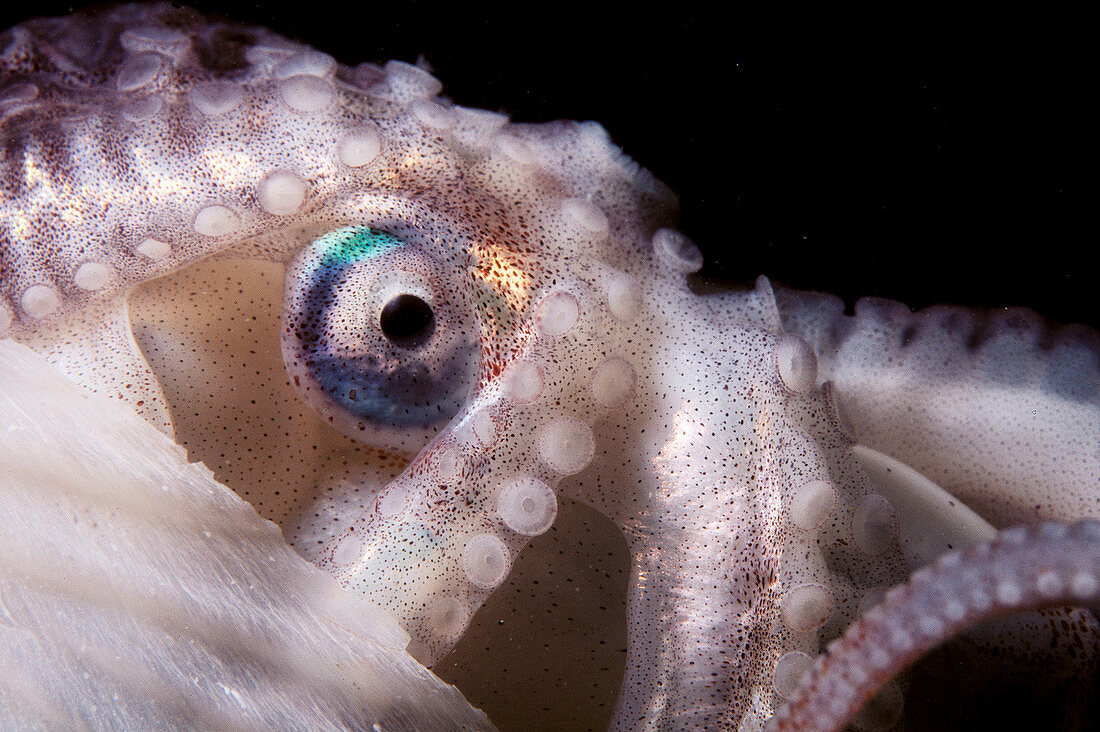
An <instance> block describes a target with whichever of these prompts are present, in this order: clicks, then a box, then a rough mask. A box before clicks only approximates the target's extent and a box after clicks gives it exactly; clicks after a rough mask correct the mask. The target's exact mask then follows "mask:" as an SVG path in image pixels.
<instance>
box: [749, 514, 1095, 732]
mask: <svg viewBox="0 0 1100 732" xmlns="http://www.w3.org/2000/svg"><path fill="white" fill-rule="evenodd" d="M1067 603H1071V604H1083V605H1089V606H1095V605H1097V604H1098V603H1100V522H1096V521H1089V520H1086V521H1082V522H1080V523H1077V524H1074V525H1072V526H1067V525H1065V524H1059V523H1046V524H1043V525H1041V526H1038V527H1034V528H1024V527H1018V528H1014V529H1010V530H1007V531H1004V532H1001V534H1000V535H999V536H998V537H997V538H996V539H994V540H992V541H990V542H986V543H983V544H979V545H977V546H974V547H971V548H970V549H967V550H965V551H963V552H953V553H951V554H946V555H944V556H943V557H942V558H941V559H940V560H938V561H937V562H936V563H935V565H932V566H929V567H927V568H926V569H924V570H921V571H919V572H917V573H916V574H915V575H914V576H913V578H912V580H911V581H910V582H909V583H908V584H906V585H903V586H901V587H898V588H895V589H894V590H891V591H890V592H889V593H887V595H886V598H885V600H884V601H883V603H882V604H881V605H879V606H878V607H876V608H874V609H872V610H871V611H870V612H868V613H867V614H866V615H865V616H864V617H863V619H861V620H860V621H859V622H858V623H856V624H855V625H853V626H852V627H850V628H849V629H848V630H847V631H846V632H845V634H844V636H843V637H842V638H841V639H840V640H838V641H836V642H834V643H832V644H830V646H829V649H828V652H827V653H826V654H824V655H822V656H821V657H820V658H818V660H817V662H816V663H815V664H814V666H813V669H812V670H811V671H810V673H809V674H808V676H807V678H806V679H805V680H804V682H803V684H802V686H801V687H800V689H799V691H798V692H797V694H796V695H795V697H794V698H793V699H792V700H791V702H790V704H789V706H788V707H786V708H785V709H784V710H782V711H781V712H780V713H779V714H778V715H777V716H776V717H775V719H774V720H773V721H772V722H771V723H770V725H769V729H771V730H774V731H775V732H781V731H782V730H803V732H805V731H807V730H809V731H810V732H815V731H821V732H827V731H832V730H841V729H843V728H844V726H845V725H846V724H848V723H849V722H850V721H852V719H853V717H854V716H855V715H856V713H857V712H858V711H859V710H860V709H861V708H862V707H863V706H864V705H865V704H866V703H867V702H868V701H869V700H870V699H871V698H872V696H874V694H875V693H876V692H877V691H878V690H879V689H882V688H883V687H884V686H885V685H886V684H887V683H888V682H889V681H890V679H891V678H893V677H894V676H895V675H896V674H897V673H898V672H899V671H900V670H901V669H903V668H905V667H906V666H908V665H909V664H911V663H912V662H913V661H914V660H915V659H917V658H918V657H920V656H921V655H923V654H925V653H927V652H928V651H929V650H931V649H932V648H934V647H935V646H936V645H938V644H940V643H942V642H943V641H944V640H946V639H948V638H950V637H952V636H954V635H957V634H958V633H960V632H962V631H963V630H964V629H966V628H968V627H970V626H972V625H975V624H976V623H979V622H981V621H983V620H986V619H989V618H994V617H998V616H1002V615H1007V614H1010V613H1016V612H1019V611H1021V610H1025V609H1032V608H1042V607H1053V606H1058V605H1065V604H1067Z"/></svg>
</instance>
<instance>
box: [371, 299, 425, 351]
mask: <svg viewBox="0 0 1100 732" xmlns="http://www.w3.org/2000/svg"><path fill="white" fill-rule="evenodd" d="M432 318H433V316H432V308H431V306H430V305H428V303H426V302H424V301H423V300H421V299H420V298H419V297H417V296H416V295H408V294H405V295H398V296H397V297H395V298H393V299H392V300H390V301H389V302H388V303H386V305H385V307H383V308H382V315H381V317H380V318H379V319H378V324H379V326H381V328H382V333H383V334H384V335H385V336H386V337H387V338H389V339H390V340H391V341H393V342H394V343H396V344H398V345H414V344H415V343H416V342H419V341H420V340H422V339H424V338H426V337H427V336H428V335H430V334H431V328H432Z"/></svg>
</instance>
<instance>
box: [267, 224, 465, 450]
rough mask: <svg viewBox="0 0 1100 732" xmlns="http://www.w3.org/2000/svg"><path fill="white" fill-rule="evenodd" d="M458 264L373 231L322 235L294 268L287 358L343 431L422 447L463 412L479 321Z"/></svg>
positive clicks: (286, 311)
mask: <svg viewBox="0 0 1100 732" xmlns="http://www.w3.org/2000/svg"><path fill="white" fill-rule="evenodd" d="M457 276H458V273H457V272H456V271H455V268H453V267H449V268H448V267H442V266H440V265H439V264H438V263H437V262H436V261H435V260H434V259H433V258H432V257H431V256H430V255H429V254H428V253H426V252H425V251H424V250H423V249H422V248H420V247H418V246H417V245H416V244H414V243H412V242H408V241H405V240H403V239H401V238H399V237H397V236H395V235H393V234H390V233H388V232H385V231H382V230H379V229H374V228H371V227H366V226H355V227H348V228H345V229H339V230H337V231H333V232H330V233H328V234H325V235H324V236H322V237H320V238H319V239H317V240H316V241H314V242H313V243H312V244H310V245H309V246H308V247H306V248H305V249H304V250H302V252H300V253H299V254H298V256H297V257H296V258H295V260H294V262H293V263H292V264H291V266H290V268H289V270H288V271H287V284H286V292H285V296H284V300H283V317H284V328H283V360H284V361H285V362H286V367H287V372H288V373H289V375H290V377H291V380H292V382H293V383H294V385H295V386H296V387H297V388H298V390H299V392H300V393H301V394H302V396H303V397H304V398H305V399H306V401H307V402H308V403H309V404H310V406H312V407H313V408H314V409H316V410H317V411H319V412H320V413H321V414H322V415H323V416H325V417H327V418H328V420H329V421H330V422H331V423H332V424H333V425H334V426H335V427H336V428H337V429H339V430H341V431H342V432H344V433H345V434H347V435H349V436H351V437H354V438H355V439H358V440H361V441H363V442H367V443H370V444H373V445H377V446H379V447H386V448H390V449H397V450H401V451H406V452H412V451H416V450H419V449H420V447H422V446H423V445H424V444H425V443H426V442H427V441H428V440H429V439H431V437H432V436H433V435H434V434H435V433H436V432H437V431H438V430H439V428H440V427H441V426H442V425H443V424H445V423H446V422H447V420H449V419H450V418H451V417H452V416H454V414H455V413H456V412H457V411H458V410H459V408H460V407H461V406H462V404H463V403H464V402H465V400H466V398H467V396H468V395H469V393H470V389H471V386H472V384H473V380H474V375H475V374H476V372H477V363H476V358H477V348H476V338H475V336H474V332H475V330H476V328H475V327H473V324H472V317H471V316H470V314H469V313H468V312H467V310H468V309H467V308H464V307H463V306H461V304H460V302H461V287H460V284H461V283H459V282H457V281H456V277H457Z"/></svg>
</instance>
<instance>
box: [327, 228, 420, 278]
mask: <svg viewBox="0 0 1100 732" xmlns="http://www.w3.org/2000/svg"><path fill="white" fill-rule="evenodd" d="M404 243H405V242H403V241H401V240H400V239H398V238H397V237H396V236H394V235H393V234H389V233H387V232H385V231H377V230H375V229H372V228H370V227H369V226H349V227H347V228H346V229H337V230H336V231H332V232H329V233H328V234H325V235H324V236H322V237H321V238H320V239H318V240H317V245H318V246H319V247H320V248H321V252H320V256H319V257H317V259H316V260H315V261H316V264H315V266H314V267H313V268H311V269H312V270H313V271H317V270H321V271H322V272H337V271H340V270H342V269H344V268H345V267H347V266H348V265H349V264H352V263H354V262H358V261H362V260H364V259H369V258H371V257H376V256H378V255H380V254H385V253H386V252H388V251H390V250H391V249H394V248H396V247H399V246H402V245H403V244H404ZM311 274H312V273H311Z"/></svg>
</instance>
